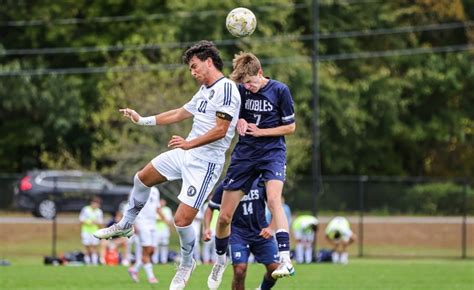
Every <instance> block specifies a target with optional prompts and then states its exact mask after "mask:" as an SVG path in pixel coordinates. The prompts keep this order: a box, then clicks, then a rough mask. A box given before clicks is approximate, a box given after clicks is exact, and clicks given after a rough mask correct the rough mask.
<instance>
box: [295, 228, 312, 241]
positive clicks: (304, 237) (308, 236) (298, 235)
mask: <svg viewBox="0 0 474 290" xmlns="http://www.w3.org/2000/svg"><path fill="white" fill-rule="evenodd" d="M293 237H294V238H295V240H298V241H302V242H314V233H305V232H304V231H293Z"/></svg>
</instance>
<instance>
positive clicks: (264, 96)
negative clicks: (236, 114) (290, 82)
mask: <svg viewBox="0 0 474 290" xmlns="http://www.w3.org/2000/svg"><path fill="white" fill-rule="evenodd" d="M238 88H239V92H240V96H241V99H242V102H241V107H240V118H242V119H245V120H246V121H247V122H248V123H254V124H256V125H257V127H258V128H261V129H266V128H275V127H279V126H282V125H288V124H292V123H294V122H295V111H294V106H293V98H292V97H291V93H290V89H289V88H288V86H286V85H285V84H283V83H281V82H279V81H276V80H271V79H270V80H269V81H268V83H267V84H266V85H265V86H264V87H263V88H261V89H260V90H259V91H258V92H257V93H256V94H254V93H252V92H251V91H249V90H247V89H245V87H244V86H243V85H242V84H240V85H239V86H238ZM232 159H237V160H274V161H275V160H278V161H280V162H283V163H285V162H286V145H285V137H284V136H277V137H253V136H250V135H245V136H239V142H238V143H237V145H236V146H235V149H234V152H233V153H232Z"/></svg>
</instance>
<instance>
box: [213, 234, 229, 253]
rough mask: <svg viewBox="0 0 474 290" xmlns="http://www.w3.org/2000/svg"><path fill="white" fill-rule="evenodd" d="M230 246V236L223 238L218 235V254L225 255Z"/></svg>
mask: <svg viewBox="0 0 474 290" xmlns="http://www.w3.org/2000/svg"><path fill="white" fill-rule="evenodd" d="M228 247H229V236H227V237H225V238H222V239H220V238H218V237H216V253H217V254H218V255H224V254H225V253H226V252H227V248H228Z"/></svg>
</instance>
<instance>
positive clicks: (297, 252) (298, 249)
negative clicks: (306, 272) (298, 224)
mask: <svg viewBox="0 0 474 290" xmlns="http://www.w3.org/2000/svg"><path fill="white" fill-rule="evenodd" d="M303 252H304V247H303V244H302V243H296V248H295V256H296V262H297V263H298V264H301V263H303V262H304V257H303Z"/></svg>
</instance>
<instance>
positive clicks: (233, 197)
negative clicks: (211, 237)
mask: <svg viewBox="0 0 474 290" xmlns="http://www.w3.org/2000/svg"><path fill="white" fill-rule="evenodd" d="M243 196H244V192H243V191H241V190H234V191H227V190H224V193H223V195H222V201H221V208H220V211H219V218H218V219H217V225H216V253H217V262H218V263H220V264H224V263H225V262H226V261H225V254H226V251H227V247H228V246H229V236H230V223H231V222H232V217H233V216H234V213H235V210H236V209H237V206H238V205H239V202H240V200H241V199H242V197H243Z"/></svg>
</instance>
